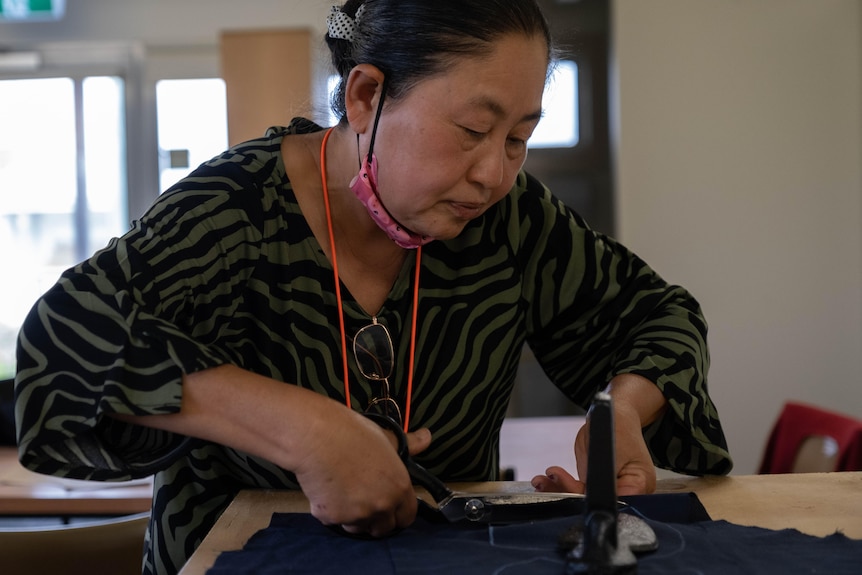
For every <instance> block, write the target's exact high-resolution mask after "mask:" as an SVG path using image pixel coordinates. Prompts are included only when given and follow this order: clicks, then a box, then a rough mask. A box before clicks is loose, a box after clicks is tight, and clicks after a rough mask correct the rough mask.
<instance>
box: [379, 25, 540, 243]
mask: <svg viewBox="0 0 862 575" xmlns="http://www.w3.org/2000/svg"><path fill="white" fill-rule="evenodd" d="M547 67H548V59H547V46H546V44H545V42H544V40H543V39H542V38H540V37H534V38H527V37H525V36H522V35H509V36H505V37H503V38H502V39H500V40H499V41H498V42H497V43H496V48H495V49H494V51H493V52H492V53H491V54H490V56H488V57H482V58H466V59H462V60H460V61H458V63H457V64H455V65H453V66H451V67H450V68H449V69H448V70H447V71H446V72H445V73H443V74H439V75H436V76H433V77H431V78H429V79H427V80H423V81H421V82H420V83H418V84H416V85H415V86H414V87H413V88H412V89H411V90H410V91H409V92H408V93H407V94H406V95H405V96H404V97H402V98H400V99H399V100H397V101H393V102H392V103H391V105H389V106H386V105H384V109H383V113H382V114H381V116H380V125H379V126H378V130H377V140H376V142H375V144H374V146H375V147H374V152H375V155H376V156H377V160H378V164H379V169H378V193H379V194H380V198H381V200H382V201H383V204H384V205H385V206H386V208H387V210H388V211H389V212H390V213H391V214H392V216H393V217H395V219H397V220H398V221H399V222H401V224H403V225H404V226H406V227H408V228H409V229H411V230H412V231H414V232H416V233H419V234H423V235H427V236H431V237H433V238H435V239H450V238H454V237H455V236H457V235H458V234H459V233H460V232H461V230H463V229H464V226H466V225H467V223H468V222H469V221H470V220H472V219H474V218H477V217H479V216H480V215H482V214H483V213H484V212H485V210H487V209H488V208H489V207H490V206H491V205H493V204H494V203H495V202H497V201H499V200H500V199H502V198H503V197H504V196H505V195H506V193H507V192H508V191H509V190H510V189H511V187H512V185H513V184H514V181H515V177H516V176H517V174H518V171H519V170H520V169H521V166H522V165H523V164H524V160H525V159H526V157H527V139H528V138H529V137H530V135H531V134H532V133H533V129H534V128H535V127H536V124H537V123H538V121H539V117H540V115H541V108H542V92H543V90H544V86H545V78H546V74H547Z"/></svg>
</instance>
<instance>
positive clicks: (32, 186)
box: [0, 76, 128, 378]
mask: <svg viewBox="0 0 862 575" xmlns="http://www.w3.org/2000/svg"><path fill="white" fill-rule="evenodd" d="M123 91H124V89H123V80H122V79H121V78H118V77H112V76H89V77H82V78H71V77H56V78H34V79H10V80H0V246H2V249H0V269H3V270H4V275H5V278H4V280H5V281H4V282H3V284H2V285H3V288H2V290H0V293H2V297H0V378H4V377H11V376H12V375H13V372H14V353H15V340H16V338H17V334H18V330H19V329H20V326H21V323H22V321H23V320H24V317H25V315H26V314H27V312H28V311H29V310H30V308H31V307H32V305H33V303H34V302H35V300H36V299H37V298H38V297H39V295H41V294H42V293H43V292H44V291H45V290H47V289H48V288H49V287H50V286H51V285H52V284H53V283H54V282H55V281H56V280H57V277H58V276H59V274H60V273H61V272H62V271H63V270H64V269H66V268H68V267H70V266H72V265H74V264H75V263H77V262H79V261H81V260H83V259H85V258H86V257H88V256H89V255H90V254H91V253H92V252H94V251H95V250H97V249H99V248H100V247H102V246H104V245H105V244H106V243H107V241H108V240H109V239H110V238H111V237H113V236H116V235H119V234H122V233H123V232H124V231H125V229H126V228H127V227H128V224H127V223H126V222H124V219H125V197H126V169H125V157H126V153H125V150H126V147H125V133H124V132H125V122H124V117H125V114H124V94H123Z"/></svg>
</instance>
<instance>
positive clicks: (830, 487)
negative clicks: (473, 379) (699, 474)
mask: <svg viewBox="0 0 862 575" xmlns="http://www.w3.org/2000/svg"><path fill="white" fill-rule="evenodd" d="M453 487H454V488H455V489H458V490H464V491H477V492H478V491H492V490H493V491H504V492H523V491H532V487H531V486H530V484H529V483H528V482H495V483H478V484H455V485H453ZM658 491H659V492H661V493H673V492H689V491H693V492H695V493H697V495H698V497H699V498H700V500H701V502H702V503H703V505H704V507H706V510H707V511H708V512H709V514H710V516H711V517H712V518H713V519H725V520H727V521H730V522H732V523H737V524H739V525H752V526H759V527H766V528H770V529H783V528H787V527H793V528H795V529H798V530H800V531H802V532H803V533H809V534H811V535H818V536H824V535H829V534H831V533H834V532H835V531H836V530H840V531H842V532H844V534H845V535H847V536H848V537H852V538H855V539H862V472H847V473H805V474H795V475H747V476H730V477H709V478H688V477H685V478H670V479H662V480H659V485H658ZM308 508H309V507H308V501H307V500H306V499H305V497H304V496H303V495H302V493H299V492H295V491H271V490H249V491H242V492H240V493H239V494H238V495H237V497H236V498H235V499H234V501H233V502H232V503H231V504H230V506H229V507H228V508H227V509H226V510H225V512H224V513H223V514H222V516H221V517H220V518H219V520H218V521H217V522H216V524H215V526H214V527H213V529H212V530H211V531H210V533H209V534H208V535H207V536H206V538H205V539H204V541H203V542H202V543H201V545H200V547H198V549H197V551H195V553H194V555H192V557H191V558H190V559H189V561H188V563H187V564H186V565H185V567H183V569H182V570H181V571H180V575H203V574H204V573H206V570H207V569H208V568H209V567H211V566H212V565H213V564H214V563H215V560H216V557H217V556H218V555H219V553H221V552H222V551H228V550H235V549H241V548H242V546H243V545H244V544H245V542H246V541H248V539H249V538H250V537H251V536H252V535H253V534H254V533H255V532H257V531H258V530H260V529H263V528H264V527H266V526H267V525H268V524H269V521H270V518H271V516H272V514H273V513H276V512H278V513H290V512H294V513H296V512H307V511H308Z"/></svg>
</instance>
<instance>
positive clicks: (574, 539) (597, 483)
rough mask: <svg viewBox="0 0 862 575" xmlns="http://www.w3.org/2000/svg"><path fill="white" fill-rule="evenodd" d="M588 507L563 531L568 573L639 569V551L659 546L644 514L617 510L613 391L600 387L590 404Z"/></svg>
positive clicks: (616, 574)
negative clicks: (611, 392) (606, 390)
mask: <svg viewBox="0 0 862 575" xmlns="http://www.w3.org/2000/svg"><path fill="white" fill-rule="evenodd" d="M589 418H590V439H589V448H588V454H587V457H588V464H587V481H586V486H587V487H586V502H585V512H584V514H583V515H582V516H581V517H579V518H578V521H577V522H576V524H575V525H574V526H573V527H572V528H571V529H570V530H569V531H567V532H566V533H565V534H563V537H561V545H562V546H563V547H564V548H568V549H569V551H568V554H567V556H566V573H567V575H581V574H589V575H611V574H613V575H624V574H625V575H628V574H631V573H637V558H636V557H635V553H636V552H644V551H652V550H655V549H656V548H658V538H657V537H656V535H655V532H654V531H653V530H652V528H651V527H650V526H649V525H648V524H647V523H646V522H645V521H643V520H642V519H640V518H639V517H636V516H634V515H631V514H628V513H619V507H618V503H617V488H616V479H617V478H616V466H615V454H614V422H613V410H612V405H611V397H610V395H608V394H607V393H598V394H596V397H595V399H594V401H593V404H592V406H591V407H590V412H589Z"/></svg>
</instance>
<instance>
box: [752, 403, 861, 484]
mask: <svg viewBox="0 0 862 575" xmlns="http://www.w3.org/2000/svg"><path fill="white" fill-rule="evenodd" d="M822 471H862V420H858V419H854V418H852V417H849V416H847V415H843V414H840V413H835V412H832V411H828V410H825V409H822V408H819V407H814V406H812V405H806V404H803V403H797V402H792V401H789V402H787V403H785V404H784V409H783V410H782V412H781V414H780V415H779V416H778V421H776V423H775V426H774V427H773V428H772V432H771V433H770V436H769V440H768V442H767V444H766V451H765V452H764V455H763V460H762V462H761V464H760V473H810V472H822Z"/></svg>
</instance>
